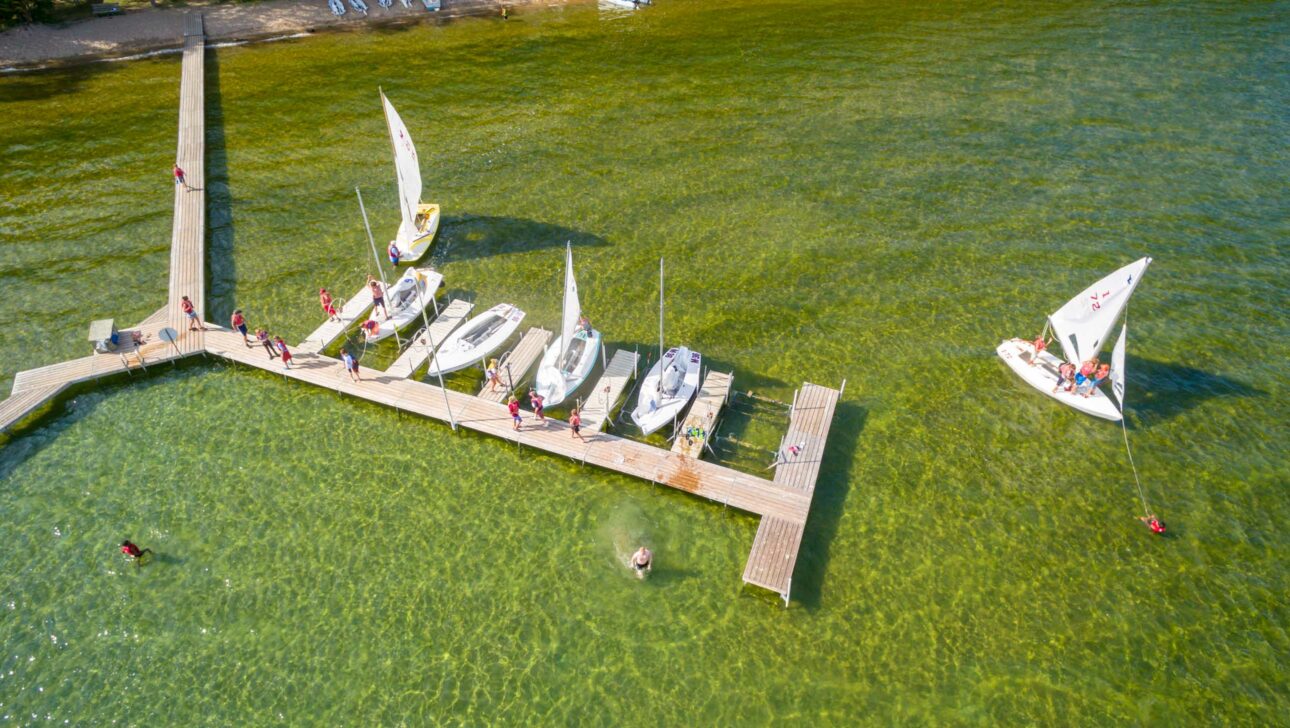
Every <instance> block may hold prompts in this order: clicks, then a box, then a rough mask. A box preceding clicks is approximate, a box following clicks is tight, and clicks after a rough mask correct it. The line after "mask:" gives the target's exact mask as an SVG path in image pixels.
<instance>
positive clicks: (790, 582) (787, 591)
mask: <svg viewBox="0 0 1290 728" xmlns="http://www.w3.org/2000/svg"><path fill="white" fill-rule="evenodd" d="M792 593H793V577H791V576H790V577H788V584H786V585H785V586H784V593H783V594H781V595H780V596H782V597H783V598H784V608H785V609H788V600H789V599H790V598H791V597H790V596H789V595H790V594H792Z"/></svg>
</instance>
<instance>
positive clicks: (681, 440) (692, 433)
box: [672, 370, 735, 458]
mask: <svg viewBox="0 0 1290 728" xmlns="http://www.w3.org/2000/svg"><path fill="white" fill-rule="evenodd" d="M734 381H735V375H734V373H733V372H732V373H729V374H726V373H723V372H714V371H711V370H709V371H708V376H706V377H704V378H703V384H700V385H699V393H698V395H697V396H696V397H695V399H694V404H693V405H691V406H690V412H689V413H688V414H687V415H686V416H685V420H684V421H682V422H681V429H680V430H679V431H678V432H677V433H676V439H675V440H673V441H672V452H674V453H679V454H681V455H685V456H686V457H692V458H699V457H702V456H703V448H704V447H705V446H706V445H707V444H708V440H709V439H710V438H711V437H712V434H713V433H714V432H716V429H717V417H718V416H720V414H721V408H722V407H724V406H725V405H726V399H727V398H729V397H730V387H731V385H732V384H734ZM699 431H702V434H699Z"/></svg>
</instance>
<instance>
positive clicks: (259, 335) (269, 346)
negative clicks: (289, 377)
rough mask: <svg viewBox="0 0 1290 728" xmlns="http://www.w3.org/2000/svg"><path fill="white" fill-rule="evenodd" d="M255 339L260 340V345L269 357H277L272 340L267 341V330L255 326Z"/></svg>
mask: <svg viewBox="0 0 1290 728" xmlns="http://www.w3.org/2000/svg"><path fill="white" fill-rule="evenodd" d="M255 340H256V341H258V342H260V346H263V347H264V350H265V351H267V352H269V358H270V359H277V358H278V352H277V350H276V349H274V348H273V342H272V341H269V332H268V331H265V330H264V329H262V328H260V327H258V326H257V327H255Z"/></svg>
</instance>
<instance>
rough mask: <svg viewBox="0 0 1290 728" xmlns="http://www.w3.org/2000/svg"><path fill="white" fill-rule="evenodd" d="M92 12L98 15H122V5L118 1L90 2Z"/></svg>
mask: <svg viewBox="0 0 1290 728" xmlns="http://www.w3.org/2000/svg"><path fill="white" fill-rule="evenodd" d="M90 12H92V13H94V14H95V15H97V16H100V17H102V16H106V15H120V14H121V6H120V5H117V4H116V3H90Z"/></svg>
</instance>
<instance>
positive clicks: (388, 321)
mask: <svg viewBox="0 0 1290 728" xmlns="http://www.w3.org/2000/svg"><path fill="white" fill-rule="evenodd" d="M441 283H443V275H442V274H440V273H438V272H436V271H432V270H428V269H427V270H417V269H416V268H408V269H407V270H406V271H404V273H403V275H402V276H401V277H400V278H399V280H398V281H397V282H396V283H395V284H394V285H392V286H390V287H389V288H388V289H387V290H386V291H385V307H386V309H388V310H389V312H390V315H389V316H388V317H386V316H383V315H382V314H381V313H379V312H378V310H377V309H375V308H373V309H372V315H371V316H369V317H368V318H369V319H370V320H372V321H376V322H377V323H379V324H380V328H378V329H377V330H376V333H375V334H373V335H371V336H368V337H367V341H368V342H372V343H374V342H377V341H380V340H381V339H384V338H386V337H389V336H393V335H394V332H395V331H401V330H403V328H404V327H406V326H407V325H408V324H410V323H412V322H413V321H415V320H416V318H417V317H418V316H420V315H421V312H422V311H424V310H425V308H426V306H429V305H430V302H431V301H433V300H434V296H435V293H436V292H437V291H438V290H439V284H441Z"/></svg>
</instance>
